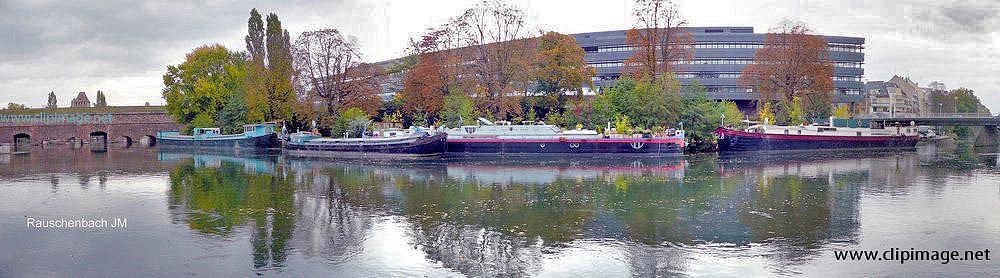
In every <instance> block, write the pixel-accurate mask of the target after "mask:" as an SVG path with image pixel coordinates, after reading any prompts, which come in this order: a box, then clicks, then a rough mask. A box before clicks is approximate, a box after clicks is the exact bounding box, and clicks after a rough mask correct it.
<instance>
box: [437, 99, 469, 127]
mask: <svg viewBox="0 0 1000 278" xmlns="http://www.w3.org/2000/svg"><path fill="white" fill-rule="evenodd" d="M475 117H476V116H475V110H474V108H473V103H472V99H471V98H469V96H468V95H467V94H465V93H463V92H461V91H452V92H450V93H449V94H448V95H447V96H445V98H444V107H442V109H441V124H442V125H444V126H449V127H458V126H462V125H471V124H475V123H476V119H475Z"/></svg>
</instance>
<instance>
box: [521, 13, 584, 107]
mask: <svg viewBox="0 0 1000 278" xmlns="http://www.w3.org/2000/svg"><path fill="white" fill-rule="evenodd" d="M584 53H585V52H584V51H583V48H580V46H579V45H577V44H576V39H575V38H573V36H570V35H564V34H560V33H556V32H547V33H545V34H544V35H542V36H541V37H540V38H539V39H538V51H537V53H536V57H535V59H534V60H535V64H534V71H533V76H534V79H535V81H536V82H537V87H536V91H537V92H540V93H542V94H544V98H545V101H544V104H546V105H542V106H543V107H544V108H547V109H556V110H557V111H555V112H556V113H560V112H561V111H558V110H561V109H563V108H564V107H565V105H566V101H565V98H566V97H565V96H566V94H567V93H570V92H572V93H575V94H576V95H577V96H581V95H582V93H583V86H585V85H591V86H592V85H593V82H592V81H591V78H592V77H593V76H594V74H596V70H595V69H594V67H591V66H588V65H587V61H585V60H584V59H583V56H584ZM544 114H547V112H546V113H543V114H542V115H544Z"/></svg>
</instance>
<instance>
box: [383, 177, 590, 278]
mask: <svg viewBox="0 0 1000 278" xmlns="http://www.w3.org/2000/svg"><path fill="white" fill-rule="evenodd" d="M403 184H407V186H402V187H400V189H399V190H400V191H401V194H402V195H403V196H404V201H403V202H402V203H401V206H402V209H403V212H404V213H405V214H406V215H407V217H408V218H410V219H411V220H413V223H412V225H413V228H414V229H413V231H411V233H412V236H413V237H414V239H415V241H416V244H417V245H419V246H420V247H421V248H422V250H423V251H424V252H426V253H427V255H428V258H430V259H432V260H435V261H439V262H442V264H444V266H446V267H448V268H451V269H455V270H457V271H459V272H461V273H463V274H466V275H471V276H525V275H528V274H530V273H531V272H532V271H534V270H537V269H538V268H539V265H538V263H539V262H540V259H541V251H540V250H541V244H551V243H558V242H566V241H569V240H571V239H573V238H574V237H577V236H578V235H579V234H582V233H583V229H584V227H585V224H586V223H587V221H588V219H590V218H591V217H592V216H591V215H592V213H593V212H592V211H593V210H592V209H591V208H590V207H591V206H592V204H590V202H589V200H590V199H589V198H588V197H587V196H586V195H585V194H584V192H582V191H580V190H579V188H577V186H576V184H574V183H572V182H569V181H562V180H561V181H556V182H555V183H553V184H550V185H548V186H526V185H523V184H511V185H507V186H491V185H486V186H478V185H477V184H478V183H477V182H476V181H455V180H445V181H441V182H438V183H436V184H428V183H410V182H407V183H403Z"/></svg>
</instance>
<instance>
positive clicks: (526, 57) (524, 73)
mask: <svg viewBox="0 0 1000 278" xmlns="http://www.w3.org/2000/svg"><path fill="white" fill-rule="evenodd" d="M524 19H525V15H524V12H523V11H522V10H521V9H519V8H517V7H514V6H512V5H510V4H507V3H505V2H501V1H498V0H492V1H482V2H479V3H478V4H477V5H475V6H474V7H472V8H470V9H467V10H465V12H464V13H462V15H461V16H460V17H458V18H457V19H456V20H455V21H456V22H457V25H458V27H459V28H457V32H458V33H457V35H458V36H459V38H460V39H461V41H462V43H463V44H464V45H466V46H467V47H468V48H469V49H468V51H469V52H470V53H469V54H468V55H469V58H471V59H469V60H466V61H468V62H471V64H470V65H469V66H467V67H463V75H467V76H468V77H469V78H471V79H472V80H471V82H472V83H470V84H474V85H473V87H472V88H471V90H470V92H471V94H472V95H473V96H474V99H475V101H476V102H477V103H478V105H477V106H478V108H479V109H481V110H484V111H486V112H487V113H489V114H492V115H494V116H496V117H498V118H500V119H505V118H507V117H508V116H509V115H514V114H519V113H521V107H520V106H521V104H520V96H522V95H523V94H524V92H525V91H526V90H527V83H528V80H529V78H530V72H531V71H530V70H529V69H530V68H531V58H532V57H534V55H533V53H534V51H535V46H534V44H535V40H533V39H530V37H531V31H530V30H528V29H529V28H528V26H527V23H526V22H525V20H524ZM466 61H463V62H466Z"/></svg>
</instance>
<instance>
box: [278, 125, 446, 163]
mask: <svg viewBox="0 0 1000 278" xmlns="http://www.w3.org/2000/svg"><path fill="white" fill-rule="evenodd" d="M446 136H447V135H446V134H444V133H431V132H428V131H426V130H423V129H420V128H410V129H406V130H382V131H379V132H377V133H376V134H374V135H373V136H369V137H362V138H326V137H320V136H319V135H317V134H314V133H308V132H298V133H294V134H292V135H291V136H289V141H287V142H286V143H285V152H287V153H288V154H289V155H293V156H312V157H335V158H373V159H420V158H431V157H437V156H440V155H441V154H443V153H444V151H445V147H446V142H445V139H446Z"/></svg>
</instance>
